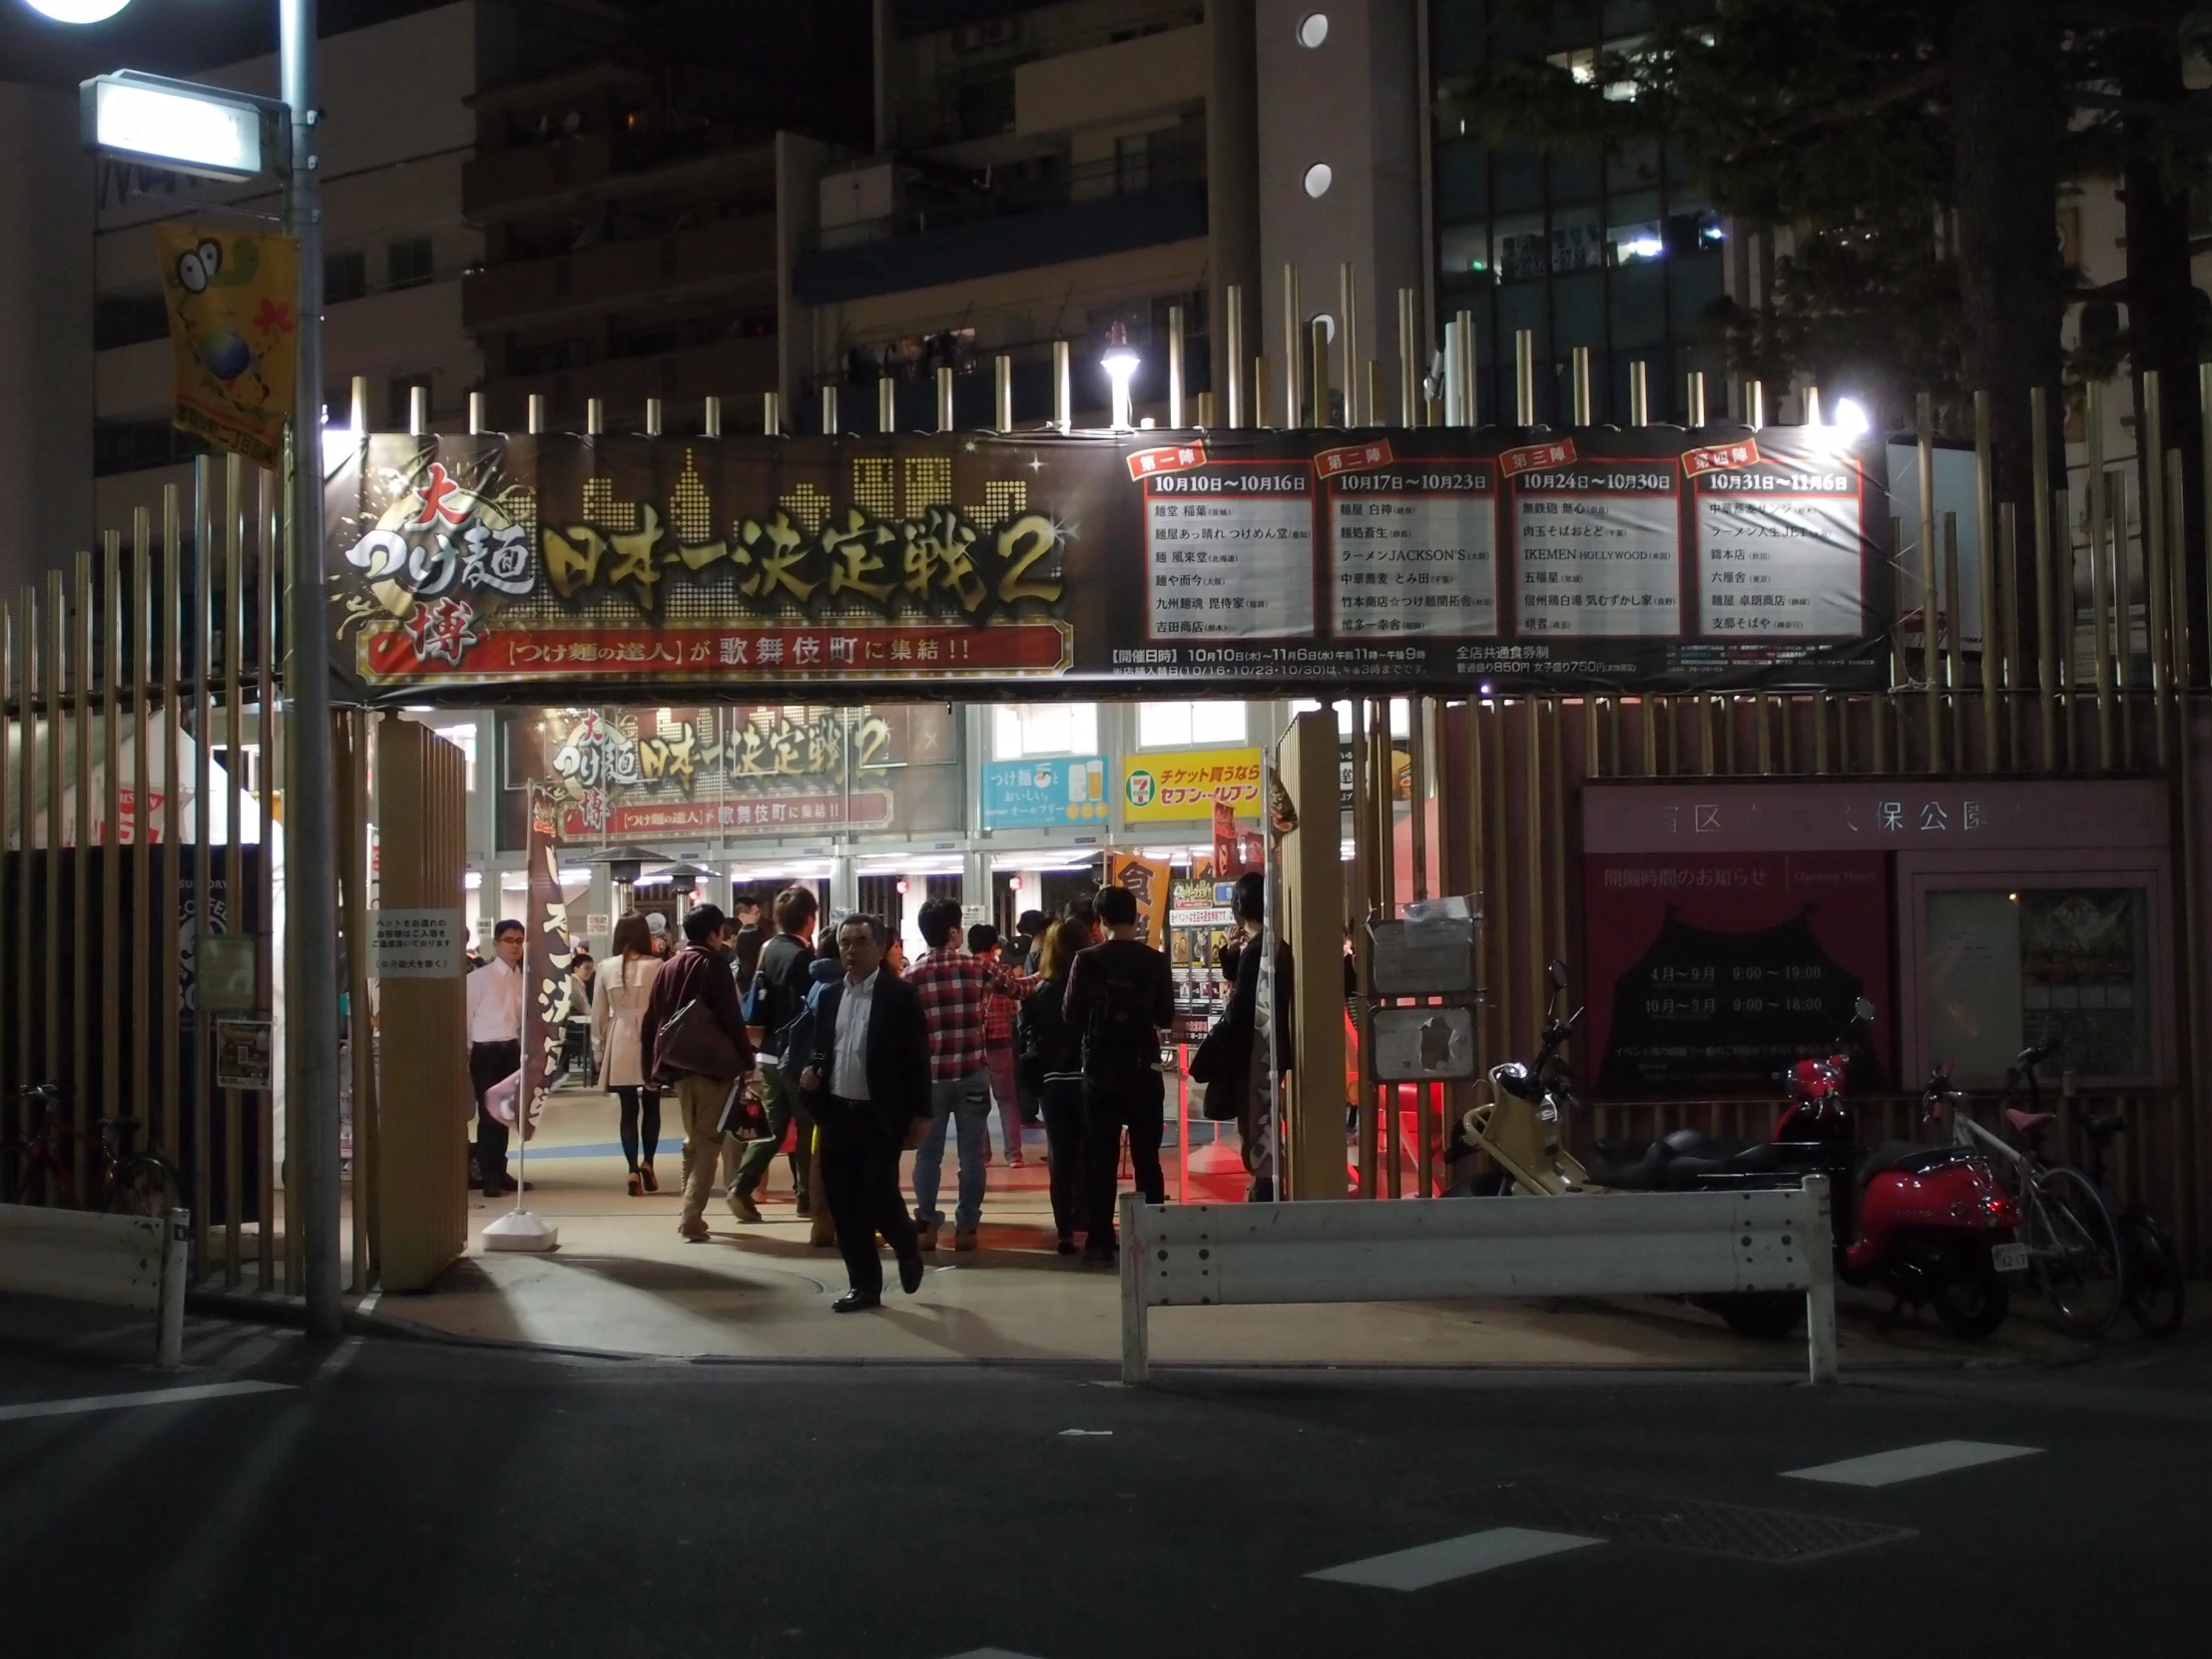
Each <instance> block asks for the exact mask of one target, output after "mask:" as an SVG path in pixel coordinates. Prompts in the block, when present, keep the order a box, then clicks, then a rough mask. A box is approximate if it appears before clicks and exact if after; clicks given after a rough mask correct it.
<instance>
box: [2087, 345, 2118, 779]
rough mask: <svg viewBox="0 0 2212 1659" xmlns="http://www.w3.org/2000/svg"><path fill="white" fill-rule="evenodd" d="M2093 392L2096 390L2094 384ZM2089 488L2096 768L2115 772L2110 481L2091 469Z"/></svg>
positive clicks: (2090, 609) (2093, 384)
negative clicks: (2108, 513) (2107, 542)
mask: <svg viewBox="0 0 2212 1659" xmlns="http://www.w3.org/2000/svg"><path fill="white" fill-rule="evenodd" d="M2089 389H2090V390H2091V391H2092V392H2093V391H2094V390H2095V389H2096V386H2095V383H2094V382H2091V384H2090V388H2089ZM2090 478H2091V480H2092V482H2091V483H2090V486H2089V620H2090V626H2091V627H2092V628H2094V629H2095V630H2096V652H2095V662H2096V688H2097V767H2098V770H2100V771H2104V772H2109V771H2110V770H2111V769H2112V735H2113V734H2112V577H2111V570H2112V567H2111V565H2110V563H2109V562H2108V561H2107V558H2106V553H2105V530H2106V524H2105V516H2104V504H2105V489H2106V487H2107V486H2108V485H2109V483H2110V482H2111V480H2110V478H2109V476H2108V475H2106V474H2104V473H2103V472H2102V469H2101V468H2099V469H2092V471H2091V473H2090Z"/></svg>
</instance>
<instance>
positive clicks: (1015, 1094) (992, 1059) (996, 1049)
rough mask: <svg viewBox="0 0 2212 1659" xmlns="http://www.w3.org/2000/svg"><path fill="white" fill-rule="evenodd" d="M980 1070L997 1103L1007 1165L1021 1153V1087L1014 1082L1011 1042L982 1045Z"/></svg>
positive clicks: (1012, 1046) (1012, 1047)
mask: <svg viewBox="0 0 2212 1659" xmlns="http://www.w3.org/2000/svg"><path fill="white" fill-rule="evenodd" d="M983 1070H984V1073H985V1074H986V1075H987V1076H988V1077H989V1078H990V1080H991V1098H992V1099H993V1100H995V1101H996V1102H997V1103H998V1127H999V1132H1000V1133H1001V1134H1002V1135H1003V1136H1004V1137H1005V1141H1006V1161H1007V1162H1008V1163H1009V1164H1010V1163H1012V1162H1014V1161H1015V1160H1016V1159H1017V1158H1019V1157H1020V1156H1021V1088H1020V1085H1018V1084H1017V1083H1016V1082H1015V1081H1014V1045H1013V1044H1012V1043H1010V1042H1006V1043H992V1044H991V1045H990V1046H989V1047H987V1048H985V1049H984V1050H983Z"/></svg>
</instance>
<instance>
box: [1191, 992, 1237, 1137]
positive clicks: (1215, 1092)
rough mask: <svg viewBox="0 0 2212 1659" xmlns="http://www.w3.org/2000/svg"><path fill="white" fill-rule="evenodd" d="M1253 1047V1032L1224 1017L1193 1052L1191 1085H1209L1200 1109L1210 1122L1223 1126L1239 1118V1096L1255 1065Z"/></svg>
mask: <svg viewBox="0 0 2212 1659" xmlns="http://www.w3.org/2000/svg"><path fill="white" fill-rule="evenodd" d="M1240 1036H1241V1038H1242V1044H1241V1046H1240V1042H1239V1038H1240ZM1251 1044H1252V1032H1251V1030H1250V1029H1249V1028H1248V1027H1246V1026H1245V1024H1244V1022H1243V1021H1242V1020H1238V1019H1230V1018H1224V1019H1218V1020H1216V1021H1215V1022H1214V1024H1213V1028H1212V1029H1211V1030H1209V1031H1208V1032H1207V1033H1206V1035H1205V1037H1204V1039H1203V1040H1201V1041H1200V1043H1199V1045H1198V1047H1197V1048H1195V1049H1193V1050H1192V1051H1191V1060H1190V1065H1189V1066H1188V1067H1187V1068H1186V1069H1187V1071H1188V1072H1189V1074H1190V1079H1191V1081H1192V1082H1194V1083H1203V1084H1205V1085H1206V1099H1205V1100H1204V1101H1203V1102H1202V1103H1201V1107H1200V1109H1201V1111H1202V1112H1203V1113H1204V1115H1205V1117H1206V1118H1207V1120H1208V1121H1209V1122H1213V1123H1224V1122H1227V1121H1228V1120H1229V1119H1231V1118H1233V1117H1235V1116H1236V1115H1237V1106H1238V1096H1240V1095H1242V1094H1243V1093H1244V1080H1245V1076H1246V1073H1247V1070H1248V1068H1249V1067H1250V1066H1251V1063H1252V1053H1251Z"/></svg>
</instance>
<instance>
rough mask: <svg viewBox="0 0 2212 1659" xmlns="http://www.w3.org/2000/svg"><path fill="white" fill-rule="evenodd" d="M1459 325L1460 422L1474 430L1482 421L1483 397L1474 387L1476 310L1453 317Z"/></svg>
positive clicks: (1457, 367) (1457, 365)
mask: <svg viewBox="0 0 2212 1659" xmlns="http://www.w3.org/2000/svg"><path fill="white" fill-rule="evenodd" d="M1452 320H1453V321H1455V322H1457V323H1458V325H1459V344H1458V353H1459V360H1458V362H1457V363H1456V364H1455V365H1454V367H1455V368H1456V370H1457V372H1458V375H1459V424H1460V425H1462V426H1464V427H1466V428H1467V429H1468V430H1469V431H1472V430H1473V429H1474V428H1475V427H1476V426H1478V425H1480V424H1481V421H1482V399H1481V398H1480V397H1478V396H1477V395H1475V389H1474V368H1475V361H1474V312H1472V311H1461V312H1460V313H1459V314H1458V315H1457V316H1456V317H1454V318H1453V319H1452Z"/></svg>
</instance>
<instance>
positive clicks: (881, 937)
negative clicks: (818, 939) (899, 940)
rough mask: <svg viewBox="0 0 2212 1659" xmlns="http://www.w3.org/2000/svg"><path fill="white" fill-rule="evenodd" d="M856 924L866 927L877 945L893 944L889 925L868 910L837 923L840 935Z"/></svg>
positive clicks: (858, 911)
mask: <svg viewBox="0 0 2212 1659" xmlns="http://www.w3.org/2000/svg"><path fill="white" fill-rule="evenodd" d="M922 908H924V909H927V908H928V906H927V905H923V906H922ZM854 922H858V923H859V924H860V925H861V926H862V927H865V928H866V929H867V930H868V932H869V933H871V934H872V935H874V938H875V942H876V943H877V944H881V945H887V944H889V943H890V942H891V930H890V925H889V923H887V922H886V921H884V920H883V918H882V917H881V916H879V915H875V914H874V913H872V912H871V911H867V910H854V911H853V912H852V913H851V914H850V915H848V916H846V917H845V918H844V919H843V920H841V921H839V922H838V923H837V931H838V932H840V933H841V932H843V931H844V930H845V929H846V928H847V927H850V926H851V925H852V924H853V923H854Z"/></svg>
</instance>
